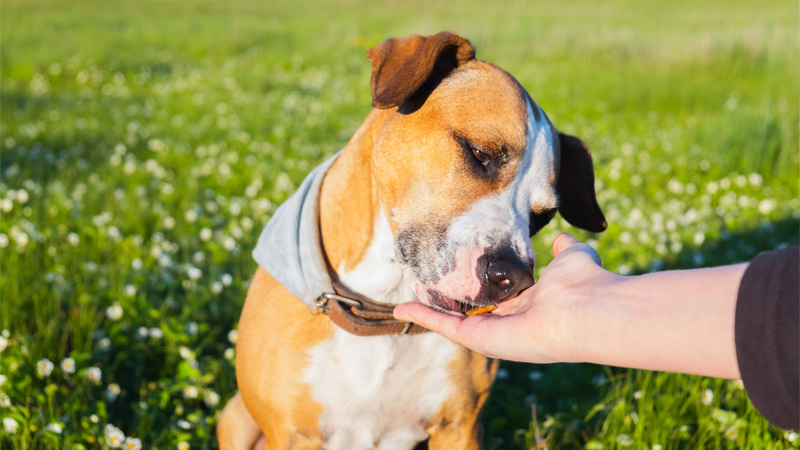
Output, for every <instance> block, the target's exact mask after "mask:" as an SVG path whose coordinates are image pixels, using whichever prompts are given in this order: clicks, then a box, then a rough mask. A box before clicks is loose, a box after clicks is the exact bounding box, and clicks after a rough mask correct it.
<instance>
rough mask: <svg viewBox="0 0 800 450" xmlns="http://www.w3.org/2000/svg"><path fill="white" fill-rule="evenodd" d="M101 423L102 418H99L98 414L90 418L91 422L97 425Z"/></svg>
mask: <svg viewBox="0 0 800 450" xmlns="http://www.w3.org/2000/svg"><path fill="white" fill-rule="evenodd" d="M99 421H100V417H98V416H97V414H92V415H91V416H89V422H92V423H97V422H99Z"/></svg>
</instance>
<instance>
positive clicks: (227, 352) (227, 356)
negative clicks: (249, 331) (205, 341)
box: [225, 348, 236, 361]
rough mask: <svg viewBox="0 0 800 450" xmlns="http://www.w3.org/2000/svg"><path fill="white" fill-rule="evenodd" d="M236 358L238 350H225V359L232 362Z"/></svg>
mask: <svg viewBox="0 0 800 450" xmlns="http://www.w3.org/2000/svg"><path fill="white" fill-rule="evenodd" d="M234 356H236V350H234V349H232V348H226V349H225V359H227V360H228V361H230V360H232V359H233V357H234Z"/></svg>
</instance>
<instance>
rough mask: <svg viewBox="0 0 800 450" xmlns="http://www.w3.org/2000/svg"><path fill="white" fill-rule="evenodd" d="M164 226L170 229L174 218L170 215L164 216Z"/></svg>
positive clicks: (173, 225) (173, 223) (173, 224)
mask: <svg viewBox="0 0 800 450" xmlns="http://www.w3.org/2000/svg"><path fill="white" fill-rule="evenodd" d="M164 228H166V229H167V230H171V229H173V228H175V219H173V218H172V217H170V216H167V217H165V218H164Z"/></svg>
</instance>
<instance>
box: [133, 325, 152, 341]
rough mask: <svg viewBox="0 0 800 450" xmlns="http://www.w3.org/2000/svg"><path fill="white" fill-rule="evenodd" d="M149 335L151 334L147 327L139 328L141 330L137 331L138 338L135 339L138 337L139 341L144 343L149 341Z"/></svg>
mask: <svg viewBox="0 0 800 450" xmlns="http://www.w3.org/2000/svg"><path fill="white" fill-rule="evenodd" d="M149 334H150V332H149V331H148V330H147V327H139V328H137V329H136V336H135V337H136V340H137V341H143V340H145V339H147V336H148V335H149Z"/></svg>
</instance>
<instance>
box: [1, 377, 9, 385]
mask: <svg viewBox="0 0 800 450" xmlns="http://www.w3.org/2000/svg"><path fill="white" fill-rule="evenodd" d="M6 381H8V377H6V376H5V375H0V387H2V386H3V385H4V384H6Z"/></svg>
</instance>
